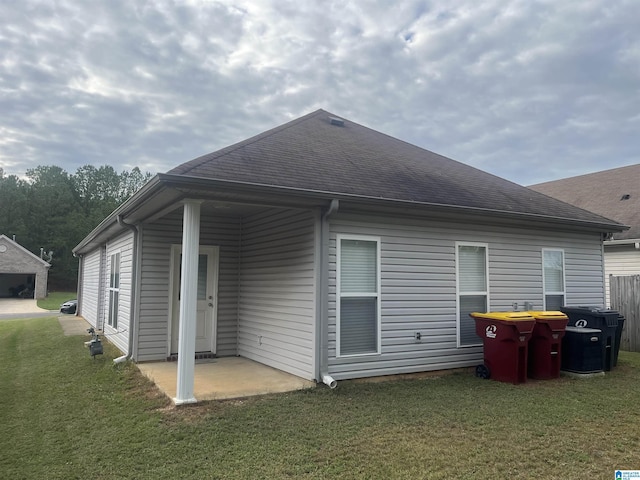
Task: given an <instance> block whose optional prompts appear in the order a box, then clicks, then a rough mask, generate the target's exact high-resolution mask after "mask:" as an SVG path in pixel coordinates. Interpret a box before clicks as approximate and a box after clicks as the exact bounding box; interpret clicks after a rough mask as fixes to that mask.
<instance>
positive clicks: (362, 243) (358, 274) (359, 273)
mask: <svg viewBox="0 0 640 480" xmlns="http://www.w3.org/2000/svg"><path fill="white" fill-rule="evenodd" d="M336 287H337V312H336V317H337V350H338V356H346V355H364V354H372V353H374V354H375V353H380V242H379V240H378V239H373V238H371V237H343V236H338V238H337V278H336Z"/></svg>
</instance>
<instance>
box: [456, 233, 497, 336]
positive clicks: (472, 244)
mask: <svg viewBox="0 0 640 480" xmlns="http://www.w3.org/2000/svg"><path fill="white" fill-rule="evenodd" d="M460 247H484V252H485V255H484V261H485V274H486V284H487V289H486V291H475V292H464V295H486V296H487V309H488V310H490V307H489V306H490V305H491V296H490V291H489V290H490V289H489V244H488V243H477V242H455V249H456V251H455V258H456V345H457V347H458V348H468V347H479V346H482V341H479V343H476V344H473V345H462V344H461V343H460V296H461V292H460V258H459V257H460V255H459V250H460Z"/></svg>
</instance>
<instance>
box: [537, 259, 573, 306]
mask: <svg viewBox="0 0 640 480" xmlns="http://www.w3.org/2000/svg"><path fill="white" fill-rule="evenodd" d="M545 252H560V253H562V291H561V292H559V291H558V292H556V291H547V285H546V281H545V275H544V254H545ZM565 257H566V254H565V252H564V249H562V248H543V249H542V258H541V260H542V305H543V310H547V295H562V296H563V297H564V302H563V303H564V304H565V305H566V304H567V270H566V268H565V262H566V258H565Z"/></svg>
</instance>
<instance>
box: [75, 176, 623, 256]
mask: <svg viewBox="0 0 640 480" xmlns="http://www.w3.org/2000/svg"><path fill="white" fill-rule="evenodd" d="M187 198H193V199H203V200H211V201H229V202H238V203H252V202H253V203H256V204H268V205H271V206H280V207H289V208H321V207H327V206H328V204H329V202H330V201H331V200H332V199H337V200H340V201H341V202H343V203H344V204H345V207H347V208H348V209H352V210H356V211H357V210H360V211H365V210H371V208H372V207H375V210H376V211H378V212H380V211H382V210H389V211H390V212H397V211H398V210H399V209H400V210H404V211H405V213H406V214H407V215H413V216H422V215H444V216H448V215H451V214H458V215H484V216H485V217H492V218H495V219H497V220H499V221H514V222H519V223H525V224H526V223H529V224H533V223H535V224H546V225H550V226H554V225H558V226H559V225H563V226H565V227H566V226H570V227H573V228H579V229H585V230H590V231H598V232H603V233H611V232H621V231H624V230H626V229H628V227H627V226H625V225H622V224H619V223H616V222H613V221H612V222H609V223H607V222H591V221H586V220H581V219H575V218H565V217H556V216H552V215H536V214H531V213H523V212H513V211H505V210H500V209H485V208H477V207H469V206H460V205H444V204H438V203H429V202H420V201H412V200H405V199H393V198H383V197H373V196H367V195H356V194H348V193H337V192H330V191H320V190H308V189H302V188H295V187H283V186H276V185H266V184H259V183H250V182H242V181H233V180H222V179H215V178H203V177H192V176H187V175H175V174H167V173H160V174H157V175H156V176H154V177H153V178H152V179H151V180H149V182H147V183H146V184H145V185H144V186H143V187H142V188H141V189H140V190H138V192H136V193H135V194H134V195H133V196H132V197H131V198H129V199H128V200H127V201H126V202H124V203H123V204H122V205H120V206H119V207H118V208H116V209H115V210H114V211H113V212H112V213H111V214H110V215H109V216H107V217H106V218H105V219H104V220H103V221H102V222H101V223H100V224H99V225H98V226H97V227H95V228H94V229H93V230H92V231H91V232H90V233H89V235H87V236H86V237H85V238H84V239H83V240H82V242H80V243H79V244H78V245H77V246H76V247H75V248H74V249H73V253H74V254H75V255H82V254H84V253H86V252H88V251H91V250H93V249H94V248H96V247H97V246H98V245H99V244H100V243H102V242H104V241H106V240H108V239H109V238H112V237H114V236H115V235H118V234H120V233H122V232H123V231H124V228H123V227H122V225H120V224H119V223H118V217H120V218H121V219H125V220H126V221H127V223H134V224H135V223H139V222H142V221H144V220H146V219H148V218H151V217H153V215H154V214H157V212H159V211H161V210H163V209H166V208H167V207H169V206H170V205H176V204H179V203H180V202H182V201H183V200H184V199H187ZM151 200H154V201H155V202H154V203H153V204H151V202H150V201H151Z"/></svg>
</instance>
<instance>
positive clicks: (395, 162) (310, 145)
mask: <svg viewBox="0 0 640 480" xmlns="http://www.w3.org/2000/svg"><path fill="white" fill-rule="evenodd" d="M622 228H623V226H622V225H620V224H618V223H616V222H614V221H612V220H609V219H607V218H604V217H601V216H599V215H596V214H594V213H591V212H587V211H584V210H581V209H578V208H576V207H574V206H572V205H568V204H566V203H563V202H560V201H558V200H555V199H552V198H549V197H547V196H545V195H542V194H539V193H537V192H534V191H532V190H529V189H527V188H525V187H522V186H520V185H517V184H514V183H511V182H509V181H506V180H503V179H501V178H498V177H496V176H493V175H490V174H488V173H485V172H482V171H480V170H477V169H475V168H472V167H469V166H467V165H464V164H462V163H459V162H456V161H454V160H451V159H448V158H445V157H443V156H441V155H437V154H435V153H432V152H429V151H427V150H424V149H422V148H418V147H416V146H414V145H411V144H408V143H406V142H403V141H401V140H398V139H395V138H392V137H390V136H388V135H384V134H382V133H379V132H376V131H374V130H371V129H369V128H366V127H363V126H361V125H358V124H356V123H353V122H350V121H348V120H342V119H339V118H337V117H335V116H334V115H332V114H331V113H328V112H326V111H323V110H318V111H316V112H313V113H311V114H308V115H306V116H303V117H301V118H299V119H296V120H293V121H291V122H289V123H286V124H284V125H282V126H279V127H276V128H274V129H272V130H269V131H267V132H264V133H262V134H260V135H257V136H255V137H253V138H250V139H248V140H245V141H242V142H240V143H238V144H235V145H232V146H229V147H227V148H224V149H222V150H219V151H217V152H214V153H211V154H208V155H205V156H202V157H200V158H197V159H195V160H192V161H190V162H187V163H184V164H182V165H180V166H178V167H176V168H174V169H173V170H171V171H169V172H168V173H166V174H158V175H156V176H155V177H154V178H153V179H151V180H150V181H149V182H148V183H147V184H146V185H145V186H144V187H143V188H142V189H141V190H140V191H138V192H137V193H136V194H135V195H134V196H133V197H132V198H131V199H129V200H128V201H127V202H125V203H124V204H123V205H121V206H120V207H119V208H118V209H116V210H115V211H114V212H113V213H112V214H111V215H110V216H109V217H107V218H106V219H105V220H104V221H103V222H102V223H101V224H100V225H99V226H98V227H97V228H96V229H95V230H94V231H93V232H91V233H90V234H89V236H87V237H86V238H85V239H84V240H83V241H82V242H81V243H80V244H79V245H78V246H77V247H76V248H75V249H74V253H75V254H76V255H78V256H79V257H80V259H81V263H80V278H79V285H80V292H79V302H80V303H79V312H80V314H81V315H82V316H83V317H84V318H85V319H87V320H88V321H89V322H90V323H91V324H93V325H95V326H98V327H100V328H104V332H105V334H106V335H107V336H108V338H109V339H110V340H111V341H112V342H113V343H114V344H115V345H116V346H117V347H118V348H120V350H122V352H123V353H126V354H127V355H130V356H131V358H132V359H133V360H135V361H138V362H145V361H158V360H165V359H168V358H173V357H175V355H176V354H179V355H178V367H177V368H178V382H177V383H178V388H177V392H178V393H177V396H176V399H175V401H176V403H187V402H192V401H195V399H194V398H193V381H194V380H193V369H194V358H195V355H196V354H197V355H218V356H224V355H239V356H243V357H246V358H249V359H252V360H255V361H258V362H261V363H264V364H266V365H269V366H272V367H275V368H278V369H281V370H283V371H286V372H289V373H292V374H295V375H298V376H300V377H304V378H306V379H313V380H316V381H324V382H325V383H332V381H333V380H340V379H350V378H357V377H368V376H377V375H388V374H398V373H409V372H419V371H427V370H440V369H448V368H455V367H465V366H471V365H475V364H477V363H478V362H480V360H481V359H482V340H481V339H480V338H479V337H477V336H476V334H475V326H474V322H473V320H472V319H471V318H470V317H469V313H470V312H472V311H487V310H511V309H512V307H513V305H514V303H516V302H517V303H518V305H519V306H520V307H524V303H525V302H531V303H532V305H533V308H536V309H545V308H557V307H558V306H559V305H562V304H568V305H581V304H585V303H590V304H591V303H598V304H603V303H604V284H603V260H602V238H603V237H604V236H605V235H607V234H609V233H610V232H617V231H620V230H622Z"/></svg>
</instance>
